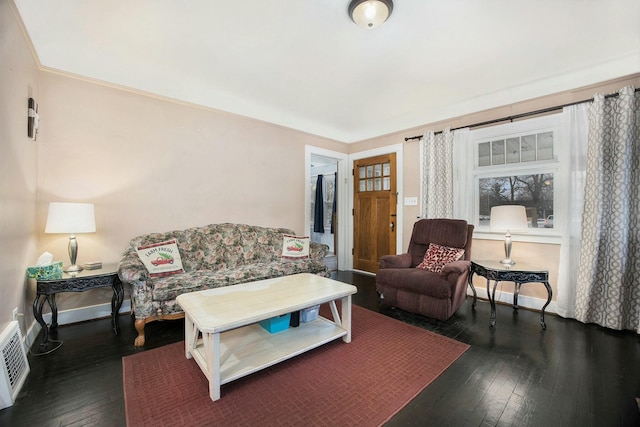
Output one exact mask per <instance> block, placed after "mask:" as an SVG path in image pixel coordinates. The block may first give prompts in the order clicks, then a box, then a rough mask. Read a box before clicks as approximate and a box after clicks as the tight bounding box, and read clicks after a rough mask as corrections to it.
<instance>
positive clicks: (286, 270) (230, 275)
mask: <svg viewBox="0 0 640 427" xmlns="http://www.w3.org/2000/svg"><path fill="white" fill-rule="evenodd" d="M325 269H326V267H325V265H324V264H323V263H322V262H318V261H314V260H311V259H301V260H280V259H279V260H278V261H271V262H266V263H256V264H248V265H241V266H238V267H236V268H225V269H221V270H215V271H211V270H198V271H192V272H188V273H185V274H181V275H180V276H170V277H161V278H157V279H154V282H153V291H152V298H153V301H166V300H172V299H175V298H176V297H177V296H178V295H181V294H184V293H188V292H194V291H200V290H204V289H213V288H220V287H223V286H230V285H237V284H239V283H247V282H253V281H256V280H265V279H271V278H274V277H282V276H288V275H291V274H298V273H314V274H316V273H321V272H324V271H325Z"/></svg>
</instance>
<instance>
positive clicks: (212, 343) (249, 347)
mask: <svg viewBox="0 0 640 427" xmlns="http://www.w3.org/2000/svg"><path fill="white" fill-rule="evenodd" d="M356 292H357V289H356V287H355V286H353V285H349V284H346V283H342V282H338V281H335V280H331V279H327V278H324V277H320V276H317V275H315V274H307V273H305V274H296V275H292V276H285V277H279V278H276V279H268V280H260V281H257V282H251V283H244V284H240V285H233V286H227V287H224V288H216V289H208V290H204V291H198V292H191V293H188V294H182V295H180V296H178V298H177V301H178V304H180V307H182V309H183V310H184V312H185V355H186V357H187V358H188V359H190V358H192V357H193V359H194V360H195V361H196V362H197V363H198V366H200V369H202V372H204V374H205V376H206V377H207V379H208V380H209V396H210V397H211V399H212V400H218V399H220V386H221V385H222V384H226V383H228V382H231V381H233V380H236V379H238V378H241V377H243V376H245V375H249V374H251V373H253V372H256V371H259V370H260V369H264V368H266V367H268V366H271V365H274V364H276V363H278V362H281V361H283V360H286V359H289V358H291V357H293V356H296V355H298V354H301V353H304V352H305V351H308V350H311V349H313V348H315V347H318V346H320V345H322V344H325V343H327V342H330V341H332V340H335V339H338V338H342V340H343V341H344V342H346V343H348V342H351V295H353V294H355V293H356ZM336 300H341V306H342V307H341V308H342V316H340V313H339V312H338V309H337V307H336ZM325 302H329V304H330V308H331V313H332V317H333V321H331V320H329V319H325V318H323V317H320V316H319V317H318V319H316V320H314V321H311V322H307V323H302V322H301V323H300V326H298V327H291V328H289V329H287V330H285V331H282V332H278V333H274V334H270V333H269V332H267V331H266V330H265V329H264V328H262V327H261V326H260V325H259V324H257V322H259V321H261V320H265V319H270V318H272V317H276V316H280V315H283V314H287V313H291V312H295V311H298V310H301V309H303V308H307V307H310V306H314V305H317V304H322V303H325ZM200 335H201V337H200Z"/></svg>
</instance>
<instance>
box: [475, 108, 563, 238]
mask: <svg viewBox="0 0 640 427" xmlns="http://www.w3.org/2000/svg"><path fill="white" fill-rule="evenodd" d="M560 116H561V115H559V114H556V115H552V116H546V117H541V118H536V119H529V120H524V121H520V122H516V123H509V124H506V125H500V126H493V127H490V128H485V129H479V130H474V131H471V132H470V139H471V147H470V148H469V150H470V151H469V155H470V156H472V157H473V164H472V168H473V173H472V177H469V176H468V175H467V177H468V179H469V187H468V188H469V189H470V190H472V191H473V198H472V200H473V213H472V214H473V222H474V224H475V225H476V227H477V231H478V232H480V233H483V232H488V231H489V222H490V215H491V208H492V207H493V206H499V205H523V206H525V208H526V211H527V220H528V224H529V230H528V231H529V233H528V234H529V235H532V236H535V235H538V236H544V235H554V234H555V235H557V234H558V229H557V227H556V226H555V225H554V218H555V217H556V216H557V215H558V214H560V215H562V212H558V211H557V206H558V205H559V203H557V200H558V197H559V196H560V195H561V194H562V183H560V182H558V179H559V177H560V174H559V170H560V159H559V157H561V156H559V155H558V154H559V150H558V148H559V144H561V138H562V137H561V132H560V127H561V126H560ZM471 150H472V154H471ZM470 199H471V197H470ZM469 213H470V214H471V210H469Z"/></svg>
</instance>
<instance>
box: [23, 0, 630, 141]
mask: <svg viewBox="0 0 640 427" xmlns="http://www.w3.org/2000/svg"><path fill="white" fill-rule="evenodd" d="M14 2H15V4H16V6H17V8H18V10H19V12H20V15H21V17H22V19H23V21H24V24H25V26H26V29H27V31H28V33H29V36H30V37H31V40H32V42H33V45H34V47H35V50H36V53H37V55H38V57H39V60H40V62H41V63H42V65H43V66H45V67H47V68H51V69H56V70H61V71H65V72H69V73H74V74H78V75H82V76H87V77H90V78H93V79H98V80H103V81H106V82H111V83H115V84H118V85H123V86H127V87H131V88H136V89H140V90H143V91H147V92H152V93H155V94H159V95H163V96H167V97H171V98H175V99H179V100H183V101H187V102H192V103H195V104H199V105H204V106H208V107H212V108H215V109H219V110H224V111H229V112H233V113H237V114H241V115H244V116H249V117H253V118H256V119H260V120H263V121H267V122H271V123H276V124H279V125H283V126H287V127H290V128H294V129H298V130H301V131H305V132H308V133H311V134H316V135H320V136H324V137H327V138H332V139H336V140H339V141H343V142H354V141H360V140H364V139H368V138H372V137H376V136H380V135H384V134H388V133H392V132H396V131H401V130H405V129H409V128H412V127H416V126H421V125H424V124H427V123H431V122H435V121H438V120H444V119H447V118H452V117H456V116H460V115H464V114H467V113H471V112H475V111H481V110H484V109H487V108H492V107H496V106H501V105H506V104H509V103H513V102H517V101H522V100H526V99H531V98H535V97H538V96H542V95H547V94H551V93H556V92H559V91H564V90H570V89H574V88H578V87H581V86H586V85H589V84H593V83H599V82H602V81H605V80H609V79H613V78H617V77H622V76H626V75H630V74H634V73H637V72H640V24H639V23H640V1H638V0H535V1H526V2H525V1H517V0H482V1H481V0H396V1H395V2H394V10H393V14H392V15H391V17H390V18H389V20H388V21H387V22H386V23H385V24H384V25H383V26H382V27H380V28H378V29H376V30H363V29H361V28H359V27H357V26H356V25H355V24H354V23H353V22H351V21H350V19H349V17H348V16H347V6H348V4H349V0H236V1H229V0H224V1H223V0H189V1H186V0H182V1H178V0H173V1H171V0H136V1H127V0H92V1H86V0H59V1H34V0H14Z"/></svg>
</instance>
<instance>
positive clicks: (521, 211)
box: [489, 205, 529, 266]
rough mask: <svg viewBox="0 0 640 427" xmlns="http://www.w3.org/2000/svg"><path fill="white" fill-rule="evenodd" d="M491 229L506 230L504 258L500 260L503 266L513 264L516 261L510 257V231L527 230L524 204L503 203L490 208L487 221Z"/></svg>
mask: <svg viewBox="0 0 640 427" xmlns="http://www.w3.org/2000/svg"><path fill="white" fill-rule="evenodd" d="M489 228H490V229H491V231H506V232H507V234H505V236H504V254H505V258H504V259H503V260H501V261H500V263H502V264H503V265H505V266H511V265H514V264H515V263H516V262H515V261H514V260H512V259H511V232H512V231H520V232H527V231H528V229H529V225H528V224H527V211H526V209H525V207H524V206H517V205H503V206H494V207H492V208H491V218H490V221H489Z"/></svg>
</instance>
